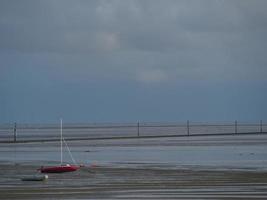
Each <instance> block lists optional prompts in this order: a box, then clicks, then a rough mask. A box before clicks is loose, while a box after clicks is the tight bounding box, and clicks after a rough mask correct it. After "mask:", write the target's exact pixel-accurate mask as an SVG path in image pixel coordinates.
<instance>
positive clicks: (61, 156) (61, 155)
mask: <svg viewBox="0 0 267 200" xmlns="http://www.w3.org/2000/svg"><path fill="white" fill-rule="evenodd" d="M62 160H63V154H62V119H60V165H62Z"/></svg>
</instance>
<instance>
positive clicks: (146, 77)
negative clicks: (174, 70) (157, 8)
mask: <svg viewBox="0 0 267 200" xmlns="http://www.w3.org/2000/svg"><path fill="white" fill-rule="evenodd" d="M168 78H169V76H168V74H167V73H166V72H165V71H163V70H161V69H151V70H144V71H140V72H138V73H137V75H136V79H137V81H140V82H143V83H148V84H150V83H160V82H164V81H167V80H168Z"/></svg>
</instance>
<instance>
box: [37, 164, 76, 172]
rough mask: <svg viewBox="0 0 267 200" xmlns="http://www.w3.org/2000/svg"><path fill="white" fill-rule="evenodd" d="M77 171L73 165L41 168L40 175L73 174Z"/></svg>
mask: <svg viewBox="0 0 267 200" xmlns="http://www.w3.org/2000/svg"><path fill="white" fill-rule="evenodd" d="M78 169H79V167H78V166H75V165H64V166H53V167H42V168H41V169H40V171H41V173H65V172H74V171H76V170H78Z"/></svg>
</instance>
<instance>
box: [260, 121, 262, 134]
mask: <svg viewBox="0 0 267 200" xmlns="http://www.w3.org/2000/svg"><path fill="white" fill-rule="evenodd" d="M260 133H262V120H261V121H260Z"/></svg>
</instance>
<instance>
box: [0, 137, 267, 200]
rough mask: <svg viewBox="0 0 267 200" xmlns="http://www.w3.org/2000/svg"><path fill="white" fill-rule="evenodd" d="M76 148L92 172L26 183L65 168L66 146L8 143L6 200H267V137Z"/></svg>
mask: <svg viewBox="0 0 267 200" xmlns="http://www.w3.org/2000/svg"><path fill="white" fill-rule="evenodd" d="M68 144H69V146H70V148H71V150H72V153H73V156H74V157H75V158H76V161H77V162H78V163H84V164H85V166H86V167H83V168H81V169H80V170H79V171H76V172H73V173H65V174H49V179H48V180H47V181H44V182H31V181H29V182H23V181H21V180H20V178H21V177H22V176H24V175H34V174H36V173H38V172H37V170H36V169H38V168H39V167H40V166H41V165H55V164H58V160H59V144H58V142H51V143H27V144H23V143H22V144H1V145H0V199H267V154H266V152H267V151H266V150H267V135H266V134H265V135H246V136H240V135H237V136H220V137H219V136H216V137H215V136H214V137H194V138H191V137H184V138H159V139H127V140H99V141H90V140H88V141H72V142H69V143H68ZM65 153H66V152H65ZM64 161H66V162H70V160H69V158H68V157H67V155H64ZM93 164H96V165H93Z"/></svg>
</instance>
